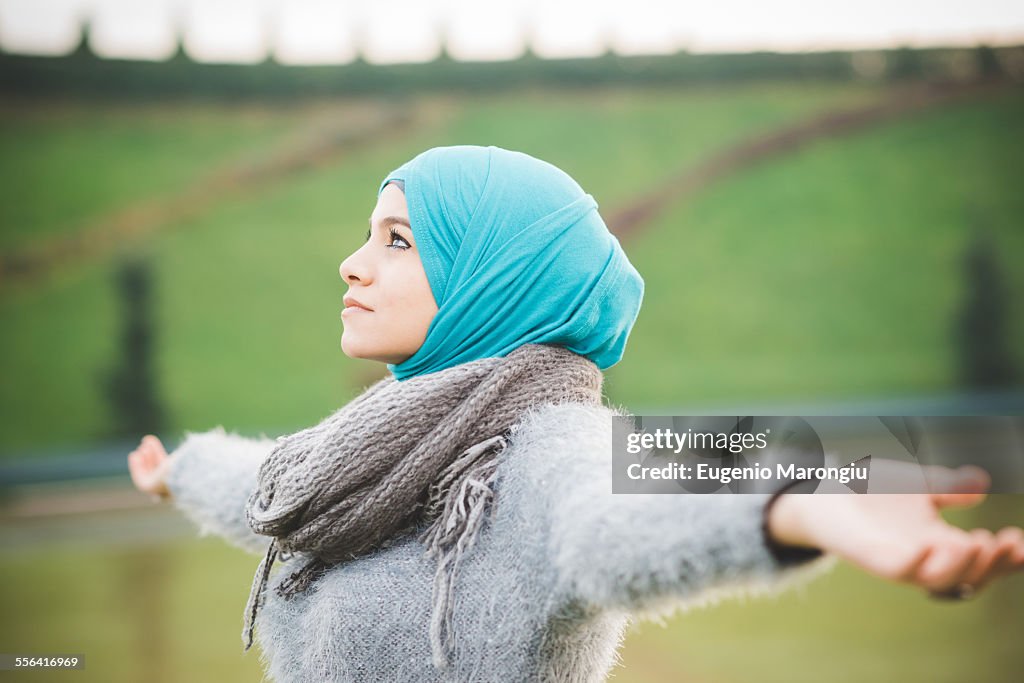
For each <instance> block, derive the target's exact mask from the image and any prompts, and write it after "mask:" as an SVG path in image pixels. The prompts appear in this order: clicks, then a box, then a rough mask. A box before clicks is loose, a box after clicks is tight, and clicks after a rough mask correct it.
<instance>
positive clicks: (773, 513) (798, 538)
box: [765, 493, 817, 548]
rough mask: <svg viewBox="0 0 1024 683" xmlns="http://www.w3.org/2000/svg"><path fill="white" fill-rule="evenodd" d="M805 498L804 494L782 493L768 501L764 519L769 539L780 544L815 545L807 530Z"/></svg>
mask: <svg viewBox="0 0 1024 683" xmlns="http://www.w3.org/2000/svg"><path fill="white" fill-rule="evenodd" d="M807 498H808V496H807V495H806V494H795V493H782V494H780V495H778V496H776V497H775V498H773V499H772V500H771V501H769V503H768V509H767V510H766V521H765V533H766V534H767V535H768V537H769V540H771V541H772V542H774V543H777V544H779V545H782V546H791V547H797V548H815V547H817V544H816V543H815V542H814V539H812V538H811V537H810V534H809V533H808V531H807V525H806V520H807V515H806V505H805V503H806V500H807Z"/></svg>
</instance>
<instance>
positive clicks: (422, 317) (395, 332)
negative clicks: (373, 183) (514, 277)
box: [338, 183, 437, 364]
mask: <svg viewBox="0 0 1024 683" xmlns="http://www.w3.org/2000/svg"><path fill="white" fill-rule="evenodd" d="M338 272H339V273H340V274H341V279H342V280H344V281H345V283H346V284H347V285H348V292H346V294H345V299H344V300H345V308H344V310H342V312H341V320H342V323H343V325H344V328H345V329H344V332H343V333H342V335H341V349H342V351H344V352H345V355H347V356H350V357H352V358H364V359H367V360H376V361H381V362H384V363H393V364H398V363H401V362H402V361H404V360H406V359H408V358H409V357H410V356H412V355H413V354H414V353H416V351H417V350H419V348H420V346H422V345H423V340H424V339H426V336H427V330H428V329H429V328H430V322H431V320H433V318H434V315H435V314H436V313H437V303H436V302H435V301H434V295H433V293H432V292H431V290H430V282H429V280H427V274H426V272H425V271H424V270H423V263H422V261H421V260H420V254H419V252H418V251H417V249H416V240H415V236H414V235H413V233H412V227H411V226H410V224H409V209H408V206H407V205H406V202H405V193H404V192H402V190H401V189H400V188H399V187H398V186H397V185H395V184H394V183H388V184H387V185H386V186H385V187H384V189H383V190H382V191H381V193H380V197H379V199H378V200H377V206H376V207H375V208H374V210H373V213H372V214H371V216H370V230H369V232H368V233H367V239H366V243H365V244H364V245H363V246H361V247H360V248H359V249H358V250H356V252H355V253H354V254H352V255H351V256H349V257H348V258H346V259H345V260H344V261H342V263H341V266H340V268H339V269H338Z"/></svg>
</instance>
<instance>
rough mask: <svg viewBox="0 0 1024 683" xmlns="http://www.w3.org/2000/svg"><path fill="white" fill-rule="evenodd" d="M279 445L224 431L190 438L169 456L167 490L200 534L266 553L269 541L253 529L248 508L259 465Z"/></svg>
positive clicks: (267, 439)
mask: <svg viewBox="0 0 1024 683" xmlns="http://www.w3.org/2000/svg"><path fill="white" fill-rule="evenodd" d="M276 443H277V442H276V441H274V440H273V439H269V438H265V437H264V438H260V439H249V438H245V437H242V436H238V435H236V434H228V433H225V431H224V429H223V428H222V427H218V428H217V429H214V430H211V431H208V432H202V433H194V434H193V433H189V434H187V435H186V438H185V440H184V441H183V442H182V443H181V445H180V446H178V448H176V449H175V450H174V452H173V453H172V454H171V455H170V456H169V457H170V463H169V465H168V469H167V488H168V489H169V490H170V492H171V495H172V496H173V500H174V504H175V506H176V507H177V508H178V509H179V510H181V511H182V512H183V513H184V514H185V516H186V517H188V518H189V519H191V520H192V521H193V522H194V523H195V524H196V525H197V526H198V527H199V532H200V535H203V536H205V535H209V534H217V535H219V536H222V537H223V538H224V539H226V540H227V541H228V542H229V543H231V544H232V545H234V546H236V547H239V548H241V549H243V550H247V551H249V552H253V553H263V552H266V549H267V544H268V543H269V542H270V539H269V538H267V537H266V536H261V535H259V534H256V533H254V532H253V531H252V530H251V529H250V528H249V524H248V522H247V521H246V517H245V506H246V503H247V502H248V500H249V495H250V494H251V493H252V492H253V491H254V490H255V489H256V475H257V473H258V471H259V467H260V464H261V463H262V462H263V460H264V459H265V458H266V457H267V456H268V455H269V454H270V452H271V451H272V450H273V448H274V446H275V445H276Z"/></svg>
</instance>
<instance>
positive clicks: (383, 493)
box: [242, 344, 603, 669]
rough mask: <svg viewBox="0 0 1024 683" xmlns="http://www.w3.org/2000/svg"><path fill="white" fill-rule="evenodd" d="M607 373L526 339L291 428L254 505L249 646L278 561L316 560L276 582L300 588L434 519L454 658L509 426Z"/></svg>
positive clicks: (377, 390)
mask: <svg viewBox="0 0 1024 683" xmlns="http://www.w3.org/2000/svg"><path fill="white" fill-rule="evenodd" d="M602 379H603V377H602V374H601V371H600V370H599V369H598V367H597V366H596V365H595V364H594V363H593V362H592V361H590V360H588V359H587V358H584V357H583V356H580V355H577V354H576V353H574V352H572V351H569V350H567V349H565V348H563V347H560V346H554V345H548V344H525V345H523V346H520V347H519V348H517V349H515V350H514V351H512V352H511V353H509V354H508V355H507V356H505V357H503V358H483V359H480V360H475V361H472V362H469V363H463V364H461V365H456V366H453V367H450V368H446V369H444V370H441V371H438V372H434V373H429V374H425V375H419V376H416V377H412V378H410V379H407V380H404V381H401V382H400V381H397V380H396V379H395V378H394V377H393V376H388V377H386V378H384V379H382V380H380V381H379V382H377V383H376V384H374V385H372V386H371V387H370V388H369V389H367V390H366V391H365V392H364V393H363V394H361V395H359V396H358V397H356V398H355V399H354V400H353V401H351V402H350V403H348V404H347V405H345V406H344V407H342V408H341V409H339V410H338V411H336V412H335V413H334V414H332V415H330V416H329V417H327V418H326V419H325V420H323V421H322V422H321V423H319V424H317V425H316V426H314V427H310V428H308V429H304V430H302V431H300V432H297V433H295V434H291V435H289V436H285V437H281V438H279V439H278V444H277V446H275V448H274V450H273V451H272V452H271V453H270V455H269V456H268V457H267V459H266V460H265V461H264V462H263V463H262V465H261V466H260V469H259V474H258V479H257V486H256V490H255V491H254V492H253V493H252V495H251V496H250V498H249V501H248V504H247V506H246V517H247V519H248V522H249V526H250V527H251V528H252V530H253V531H254V532H256V533H258V534H262V535H265V536H270V537H272V540H271V542H270V544H269V546H268V548H267V553H266V555H265V556H264V558H263V560H262V562H261V563H260V565H259V567H258V568H257V570H256V576H255V578H254V580H253V586H252V590H251V592H250V595H249V600H248V603H247V605H246V608H245V625H244V628H243V631H242V641H243V644H244V647H245V649H246V650H248V649H249V648H250V647H251V646H252V642H253V629H254V626H255V622H256V616H257V613H258V611H259V608H260V606H261V604H262V603H263V598H264V594H265V591H266V585H267V581H268V579H269V576H270V570H271V567H272V566H273V564H274V562H275V560H276V559H278V558H280V559H286V558H287V557H290V556H291V555H292V554H293V553H298V552H301V553H304V554H305V555H307V556H308V558H309V559H308V560H307V561H306V562H305V564H304V566H302V567H301V568H300V569H298V570H297V571H295V572H294V573H292V574H291V575H290V576H288V577H287V578H286V579H285V580H284V581H282V582H281V584H280V585H279V586H278V589H277V591H278V594H279V595H280V596H281V597H283V598H285V599H290V598H292V597H294V596H295V595H297V594H299V593H302V592H303V591H305V590H307V589H308V588H309V587H310V586H311V585H312V584H313V583H314V582H315V581H316V579H317V578H318V577H320V576H321V575H322V574H323V573H324V572H325V571H326V570H327V569H328V568H330V567H332V566H334V565H336V564H338V563H342V562H346V561H349V560H352V559H355V558H358V557H360V556H364V555H368V554H371V553H374V552H376V551H378V550H380V549H382V548H385V547H387V546H388V545H389V544H390V543H392V542H394V541H395V540H397V539H398V538H400V537H402V536H404V535H405V534H406V533H408V532H409V531H411V530H412V529H413V528H414V527H419V526H421V525H425V527H426V531H425V533H423V534H422V536H421V537H420V540H421V541H422V542H423V543H424V544H425V546H426V552H427V554H428V555H429V556H431V557H432V558H434V559H436V561H437V569H436V573H435V578H434V585H433V591H432V615H431V623H430V640H431V650H432V652H433V658H434V664H435V666H436V667H438V668H439V669H444V668H446V667H447V665H448V657H449V654H450V652H451V649H452V647H453V645H454V634H453V632H452V605H453V599H452V595H453V589H454V578H455V572H456V569H457V567H458V564H459V561H460V559H461V557H462V556H463V554H464V553H466V552H468V551H469V550H470V549H471V548H472V546H473V543H474V540H475V538H476V536H477V533H478V532H479V530H480V529H481V527H482V525H483V523H484V521H485V513H486V511H487V509H488V508H489V507H490V506H491V505H493V503H494V497H495V491H494V488H493V484H494V481H495V470H496V466H497V460H496V458H497V456H498V455H499V454H500V453H501V452H502V451H503V450H504V449H505V447H506V445H507V441H506V437H507V435H508V432H509V430H510V429H511V428H512V426H514V425H515V424H516V423H517V422H519V420H520V419H521V418H522V417H523V415H524V414H525V413H526V412H527V411H528V410H529V409H531V408H533V407H535V406H538V405H540V404H547V403H566V402H577V403H588V404H600V403H601V387H602Z"/></svg>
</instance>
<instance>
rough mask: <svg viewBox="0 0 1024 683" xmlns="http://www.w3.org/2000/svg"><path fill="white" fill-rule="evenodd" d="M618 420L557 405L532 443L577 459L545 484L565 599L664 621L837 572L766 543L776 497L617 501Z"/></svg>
mask: <svg viewBox="0 0 1024 683" xmlns="http://www.w3.org/2000/svg"><path fill="white" fill-rule="evenodd" d="M563 412H564V413H565V414H564V415H563V414H561V413H563ZM610 415H611V414H610V411H608V410H607V409H594V408H588V407H585V406H565V407H561V406H559V407H555V408H552V409H550V410H549V411H546V412H545V414H544V417H543V418H542V419H543V420H549V419H551V420H553V421H552V423H551V426H550V428H548V429H543V428H541V429H531V430H529V436H528V437H527V438H542V439H543V440H544V443H543V445H542V444H539V443H538V444H533V445H532V448H533V449H538V448H540V449H542V450H544V451H545V452H547V453H551V452H552V449H558V450H562V451H564V452H567V453H569V454H571V455H570V457H566V458H561V457H560V458H557V459H556V458H549V460H548V462H549V463H551V465H549V466H548V467H547V468H546V469H545V468H544V467H543V466H541V467H538V468H537V471H539V472H540V474H538V476H539V477H541V478H542V479H543V480H542V481H537V482H535V485H536V486H537V488H539V489H541V490H544V491H545V493H546V494H547V495H546V496H545V497H546V498H547V505H548V508H549V512H548V514H549V515H550V517H551V527H550V538H549V544H550V545H549V548H550V553H551V555H552V558H553V562H554V565H555V567H556V570H557V572H558V581H559V584H560V589H561V590H562V592H563V593H564V594H568V595H570V596H571V597H573V598H575V599H578V600H581V601H583V602H585V603H588V604H591V605H595V606H600V607H605V608H612V609H624V610H629V611H631V612H639V613H641V614H642V613H644V612H653V613H660V612H663V611H671V610H672V609H674V607H675V606H677V604H678V603H679V602H681V601H688V600H690V599H693V598H705V597H707V593H708V592H709V591H713V592H714V593H722V592H729V591H737V592H743V591H745V592H748V593H750V592H755V593H756V592H768V591H771V590H772V589H778V588H781V587H783V586H785V585H787V584H790V583H793V582H794V581H795V580H799V579H800V578H802V577H803V578H806V577H808V576H810V575H813V574H815V573H817V572H820V571H821V570H823V569H825V568H827V567H828V566H831V564H833V558H830V557H828V556H823V555H822V554H821V553H819V552H817V551H806V550H800V551H798V552H788V551H787V549H785V548H784V547H781V546H778V545H776V544H774V543H772V542H771V541H770V539H768V538H767V537H766V534H765V524H764V522H765V513H766V506H767V505H768V504H769V502H770V501H771V500H772V497H771V495H769V494H686V493H680V494H675V495H673V494H613V493H612V484H611V482H612V466H611V450H610V449H611V417H610ZM566 425H572V427H568V428H567V427H566ZM535 426H536V425H535ZM555 462H557V466H556V465H555V464H554V463H555Z"/></svg>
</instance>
